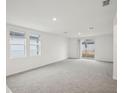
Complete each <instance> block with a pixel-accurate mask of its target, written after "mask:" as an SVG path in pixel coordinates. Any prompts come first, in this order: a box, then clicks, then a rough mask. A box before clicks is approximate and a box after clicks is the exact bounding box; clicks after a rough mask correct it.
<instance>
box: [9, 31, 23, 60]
mask: <svg viewBox="0 0 124 93" xmlns="http://www.w3.org/2000/svg"><path fill="white" fill-rule="evenodd" d="M9 35H10V39H9V47H10V58H16V57H24V56H25V33H24V32H13V31H10V34H9Z"/></svg>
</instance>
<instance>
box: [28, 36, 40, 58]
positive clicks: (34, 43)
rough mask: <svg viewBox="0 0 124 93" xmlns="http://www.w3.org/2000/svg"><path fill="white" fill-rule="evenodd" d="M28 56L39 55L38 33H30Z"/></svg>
mask: <svg viewBox="0 0 124 93" xmlns="http://www.w3.org/2000/svg"><path fill="white" fill-rule="evenodd" d="M29 37H30V56H38V55H40V35H38V34H30V36H29Z"/></svg>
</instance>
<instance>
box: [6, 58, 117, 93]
mask: <svg viewBox="0 0 124 93" xmlns="http://www.w3.org/2000/svg"><path fill="white" fill-rule="evenodd" d="M112 67H113V64H112V63H106V62H99V61H95V60H81V59H67V60H65V61H62V62H58V63H56V64H50V65H47V66H44V67H41V68H38V69H35V70H31V71H28V72H24V73H20V74H15V75H12V76H9V77H7V85H8V86H9V88H10V89H11V90H12V92H13V93H117V87H116V86H117V82H116V80H113V79H112V73H113V71H112Z"/></svg>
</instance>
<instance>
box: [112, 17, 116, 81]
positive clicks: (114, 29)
mask: <svg viewBox="0 0 124 93" xmlns="http://www.w3.org/2000/svg"><path fill="white" fill-rule="evenodd" d="M113 36H114V37H113V46H114V48H113V51H114V53H113V61H114V63H113V79H116V80H117V16H116V18H115V19H114V27H113Z"/></svg>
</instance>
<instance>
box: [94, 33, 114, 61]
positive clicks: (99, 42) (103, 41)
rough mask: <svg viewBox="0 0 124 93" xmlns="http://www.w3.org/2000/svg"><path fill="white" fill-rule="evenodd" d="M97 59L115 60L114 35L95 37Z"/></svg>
mask: <svg viewBox="0 0 124 93" xmlns="http://www.w3.org/2000/svg"><path fill="white" fill-rule="evenodd" d="M95 47H96V48H95V49H96V50H95V59H96V60H100V61H107V62H113V35H112V34H108V35H102V36H97V37H96V38H95Z"/></svg>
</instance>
